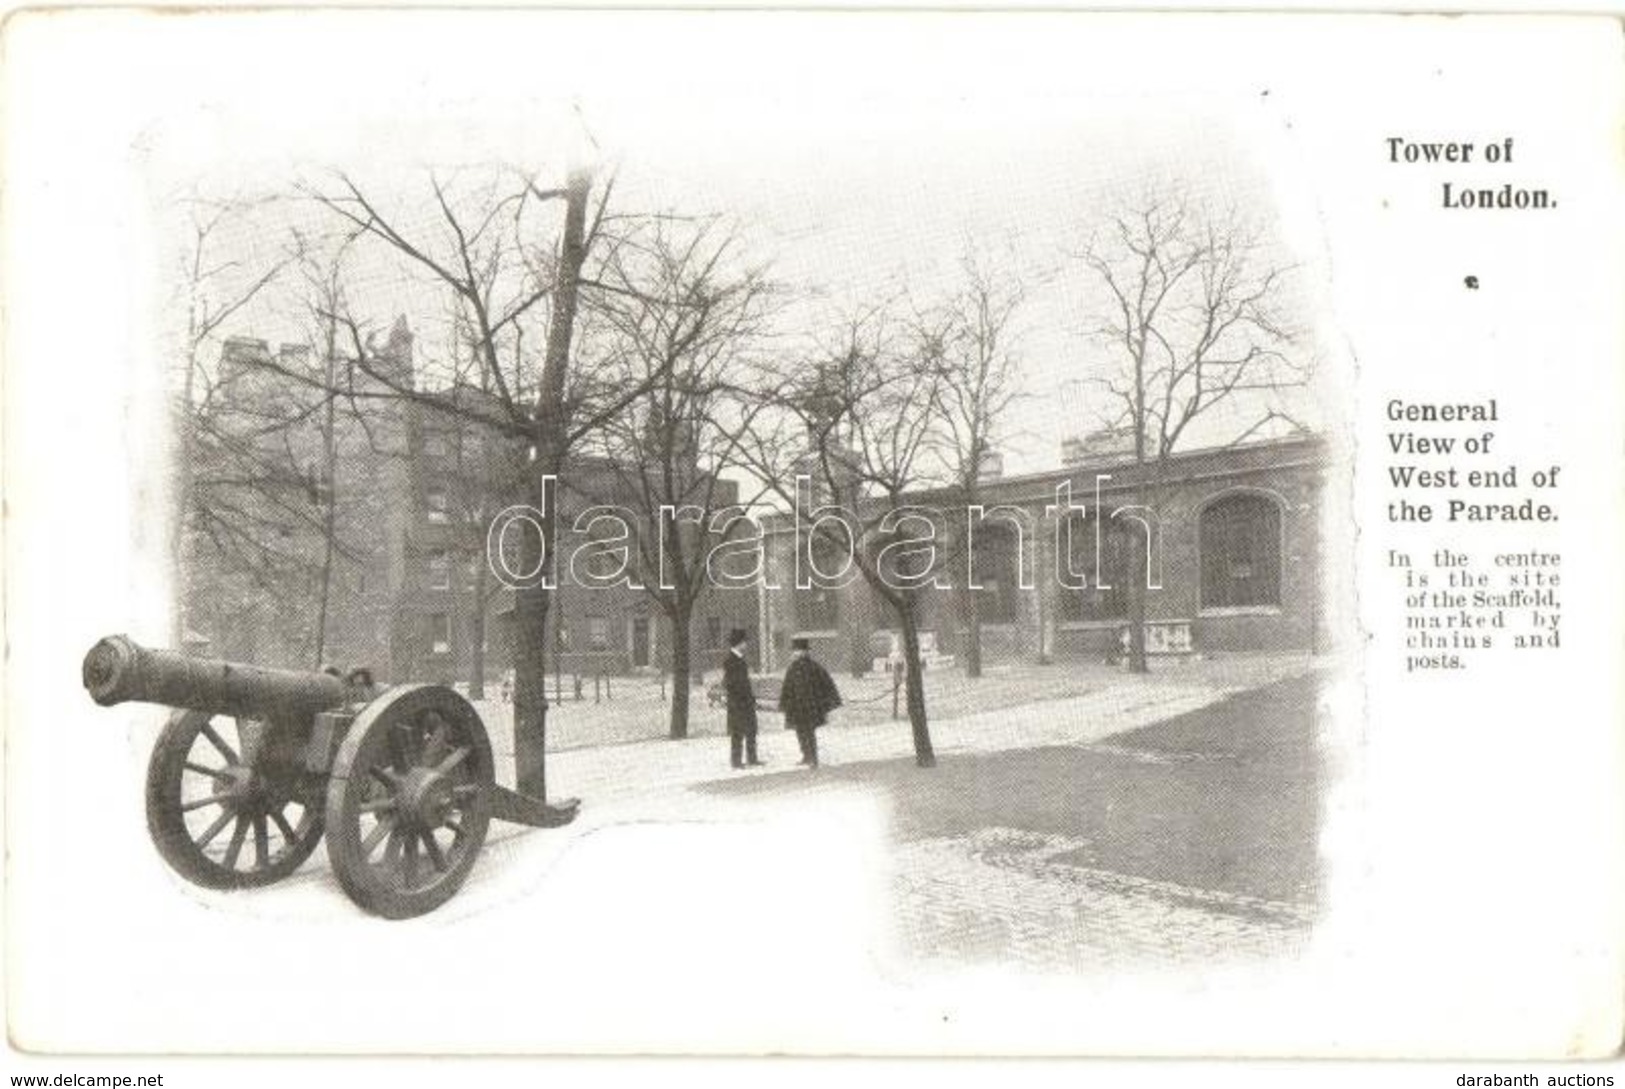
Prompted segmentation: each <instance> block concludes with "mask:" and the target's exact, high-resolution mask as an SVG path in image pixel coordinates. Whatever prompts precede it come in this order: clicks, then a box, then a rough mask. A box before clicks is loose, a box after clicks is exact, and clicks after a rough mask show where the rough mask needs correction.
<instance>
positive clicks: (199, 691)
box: [83, 635, 577, 919]
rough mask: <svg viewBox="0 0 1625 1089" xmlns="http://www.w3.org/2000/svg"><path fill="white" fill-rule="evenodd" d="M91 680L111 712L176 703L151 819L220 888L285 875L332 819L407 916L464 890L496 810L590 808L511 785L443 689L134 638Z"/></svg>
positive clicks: (156, 755)
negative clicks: (201, 654) (353, 678)
mask: <svg viewBox="0 0 1625 1089" xmlns="http://www.w3.org/2000/svg"><path fill="white" fill-rule="evenodd" d="M83 676H84V684H85V688H86V689H87V690H88V691H89V692H90V695H91V698H92V699H94V700H95V701H96V702H97V703H99V704H101V705H102V706H104V707H109V706H112V705H114V704H118V703H125V702H128V701H131V700H137V701H141V702H144V703H159V704H165V705H168V706H170V707H172V708H174V709H175V711H174V714H173V715H171V716H170V719H169V721H168V723H167V724H166V725H165V726H164V730H163V733H162V734H161V735H160V736H159V738H158V743H157V745H156V746H155V747H154V749H153V752H152V758H151V761H150V762H149V763H148V766H147V828H148V830H149V832H150V833H151V835H152V839H153V842H154V844H156V845H157V848H158V853H159V854H160V855H162V856H163V858H164V860H165V861H166V862H168V863H169V865H170V866H171V867H173V868H174V869H175V871H176V872H177V873H179V874H180V875H181V876H183V877H185V878H186V879H187V880H189V881H192V882H194V883H196V884H199V885H204V886H207V887H209V888H217V889H236V888H251V887H256V886H260V885H268V884H270V883H272V882H274V881H278V880H280V879H282V878H284V877H286V876H288V875H289V874H291V873H293V872H294V871H295V870H296V869H298V868H299V866H300V864H301V863H303V862H304V861H305V859H307V858H309V857H310V854H311V852H312V851H314V850H315V849H316V845H317V844H318V843H319V842H321V839H322V836H323V834H324V830H325V834H326V836H327V853H328V857H329V858H330V859H331V861H332V864H333V871H334V873H335V874H336V875H337V876H338V879H339V884H340V885H342V886H343V887H344V891H345V892H346V893H348V894H349V896H350V899H352V900H354V901H355V902H356V903H357V904H359V905H360V906H361V907H362V908H363V909H365V910H367V911H370V912H373V913H374V914H377V915H382V916H384V917H385V918H389V919H407V918H411V917H413V916H416V915H422V914H424V913H425V912H428V911H433V910H434V909H435V908H437V907H439V906H440V905H441V904H443V903H445V902H446V900H448V899H449V898H450V897H451V896H452V895H453V894H454V893H455V892H456V891H457V889H458V887H459V886H460V885H461V884H462V883H463V880H464V879H465V878H466V877H467V876H468V873H469V870H470V869H472V868H473V865H474V860H475V857H476V856H477V855H478V854H479V851H480V847H481V845H482V844H483V843H484V842H485V832H486V827H487V826H488V825H489V824H490V822H491V821H492V820H493V819H496V820H506V821H512V822H514V823H518V824H526V825H531V826H534V827H557V826H559V825H562V824H567V823H569V822H570V821H571V820H573V819H574V818H575V815H576V808H577V803H576V802H575V801H574V800H570V801H567V802H564V803H563V804H560V805H548V804H546V803H545V802H543V801H541V800H539V799H536V798H532V797H528V796H526V795H523V794H517V793H515V792H513V791H511V790H507V789H505V788H503V787H500V786H498V785H497V783H496V779H495V771H494V765H493V761H492V754H491V742H490V739H489V738H488V737H487V735H486V732H485V725H484V723H482V722H481V721H480V717H479V714H478V712H476V711H475V710H474V708H473V706H472V705H470V704H469V702H468V701H467V700H465V699H464V698H463V697H462V696H460V695H458V694H457V693H456V692H454V691H452V690H451V689H450V688H447V687H445V686H443V685H434V684H404V685H397V686H394V687H391V688H386V689H384V690H382V691H381V692H379V691H377V690H376V689H374V688H372V687H371V686H370V685H351V684H347V683H346V682H345V681H343V680H341V679H340V678H338V677H336V676H333V675H331V674H328V673H301V672H296V671H292V670H279V669H261V668H258V667H256V666H249V665H237V664H234V663H231V662H221V661H211V660H207V659H201V658H191V657H187V656H186V655H183V654H179V653H176V652H174V651H167V650H151V649H148V648H145V647H141V646H138V645H137V644H135V643H134V642H132V641H131V640H130V639H128V638H126V637H124V636H121V635H115V636H112V637H110V638H107V639H103V640H102V641H101V642H99V643H97V644H96V645H95V646H94V647H92V648H91V649H90V652H89V653H88V654H87V655H85V661H84V670H83Z"/></svg>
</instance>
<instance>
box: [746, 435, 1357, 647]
mask: <svg viewBox="0 0 1625 1089" xmlns="http://www.w3.org/2000/svg"><path fill="white" fill-rule="evenodd" d="M1324 459H1325V455H1324V448H1323V445H1322V443H1321V441H1320V440H1319V439H1318V438H1316V437H1314V436H1311V435H1306V434H1299V435H1295V436H1292V437H1287V438H1280V439H1274V440H1271V441H1262V442H1255V443H1248V444H1244V445H1237V446H1229V447H1222V448H1214V449H1200V450H1192V451H1190V452H1187V453H1181V454H1175V455H1173V456H1171V457H1170V458H1169V459H1168V460H1167V462H1166V463H1165V464H1163V465H1162V466H1160V467H1159V466H1154V465H1153V466H1145V467H1141V466H1137V465H1135V464H1134V463H1133V460H1132V458H1129V457H1127V456H1126V455H1125V452H1124V447H1123V444H1122V443H1120V442H1115V441H1112V437H1111V436H1097V437H1093V438H1091V439H1090V440H1088V441H1072V442H1069V443H1067V444H1065V446H1064V448H1063V462H1064V464H1063V466H1062V467H1061V468H1059V469H1054V470H1049V471H1045V472H1039V473H1031V474H1026V475H1021V476H1012V477H1004V476H1002V475H999V474H998V473H997V471H996V469H995V471H994V472H992V473H990V474H988V478H987V479H984V481H983V484H982V496H981V503H982V506H983V507H984V508H985V513H984V516H983V517H982V518H980V519H979V520H978V523H977V525H976V527H975V528H974V531H973V537H972V540H973V547H972V548H971V549H970V553H971V558H970V559H968V560H967V559H966V558H964V557H960V558H959V559H957V560H956V561H954V562H952V563H947V564H944V569H943V570H942V571H941V572H940V574H939V578H938V582H937V584H935V585H933V587H931V588H928V589H926V590H925V591H922V595H921V601H920V616H921V632H922V637H923V642H924V644H925V646H926V647H927V649H928V650H929V651H933V652H934V653H933V654H932V655H931V656H932V657H938V656H940V657H944V658H945V657H946V656H950V655H956V654H958V653H960V652H962V651H963V648H964V644H965V640H966V637H967V635H968V630H969V629H968V625H967V623H966V620H965V615H966V610H965V608H964V606H963V600H964V597H963V595H964V593H965V591H964V590H963V589H962V588H963V587H965V586H966V585H967V582H968V579H967V575H968V574H969V571H970V565H971V564H974V571H975V576H976V577H975V580H974V583H975V585H976V586H977V587H978V589H976V590H975V591H974V592H975V593H976V594H977V604H978V608H977V612H978V613H979V616H980V632H981V646H982V654H983V660H984V662H986V663H989V664H997V663H999V662H1001V661H1004V662H1016V661H1033V662H1036V661H1051V660H1062V661H1064V660H1068V659H1072V660H1080V659H1089V660H1101V659H1112V658H1115V657H1117V656H1119V655H1121V654H1122V653H1123V648H1124V647H1125V645H1126V632H1127V621H1128V617H1129V610H1130V595H1129V592H1128V572H1129V571H1131V570H1132V569H1133V565H1134V559H1135V552H1137V551H1138V550H1143V549H1146V548H1147V540H1148V533H1149V541H1150V548H1149V550H1148V555H1149V557H1150V561H1149V563H1150V574H1151V579H1150V583H1151V588H1150V589H1148V590H1147V593H1146V615H1147V646H1148V650H1149V651H1150V653H1152V654H1183V653H1193V652H1220V653H1223V652H1242V651H1314V650H1316V649H1318V648H1320V647H1322V646H1323V645H1324V642H1325V634H1324V622H1323V618H1322V616H1321V611H1320V610H1321V607H1320V554H1321V549H1320V540H1319V537H1320V517H1321V503H1320V494H1321V487H1322V467H1323V463H1324ZM1063 486H1065V487H1069V488H1070V496H1071V501H1070V504H1068V503H1062V502H1059V501H1058V493H1057V489H1058V488H1061V487H1063ZM910 501H911V503H913V504H918V505H919V506H920V507H922V508H926V509H934V510H940V511H943V512H944V515H943V518H944V521H943V523H942V525H939V531H941V530H942V528H943V526H944V525H946V519H953V518H957V519H964V518H965V517H966V515H965V512H964V510H963V509H962V508H960V509H959V510H957V511H956V510H955V507H954V504H953V503H951V502H948V501H947V499H946V497H945V496H944V495H942V494H934V493H929V492H922V493H921V494H919V495H918V496H914V497H911V500H910ZM1074 506H1076V507H1082V508H1083V509H1082V510H1076V509H1072V508H1073V507H1074ZM1146 508H1149V511H1147V510H1146ZM1102 515H1104V516H1102ZM766 536H767V542H768V543H767V549H768V570H769V572H770V577H769V579H768V580H767V581H768V586H767V587H766V588H764V591H763V594H762V601H761V612H762V617H763V621H762V623H763V626H764V629H765V630H766V631H767V633H768V637H767V640H766V644H765V645H766V662H765V667H766V668H767V669H769V670H772V669H775V668H778V667H779V666H780V665H782V663H783V661H784V655H785V652H786V647H787V646H788V643H789V640H790V639H791V638H793V637H796V636H801V637H805V638H807V639H809V640H811V641H812V643H813V645H814V650H815V653H816V654H818V656H819V657H820V658H822V659H823V660H824V661H826V662H828V663H830V664H832V665H835V666H839V667H841V668H844V669H850V670H852V671H853V672H861V671H864V670H867V669H871V668H874V667H875V666H876V665H877V664H881V665H883V664H884V663H883V661H882V660H883V659H885V658H887V657H888V656H889V654H890V653H891V652H892V649H893V647H894V645H895V644H894V631H893V629H894V627H895V622H894V620H893V618H892V614H891V612H890V609H889V607H888V606H887V605H886V603H885V602H884V601H883V600H882V599H881V598H880V596H879V595H878V594H877V593H876V592H875V591H874V590H873V589H872V588H871V587H870V586H869V585H868V583H866V582H865V581H863V579H862V578H861V577H849V578H848V579H846V580H845V582H844V585H839V586H836V585H832V584H831V583H830V582H828V581H825V580H820V579H818V578H816V577H810V576H811V571H810V570H809V571H808V572H807V573H806V574H807V576H808V577H804V578H803V579H802V582H803V583H804V585H801V586H798V585H797V579H796V575H795V562H796V553H797V550H798V549H799V550H800V552H801V556H802V562H803V563H806V562H807V561H808V560H809V559H810V558H811V557H810V552H812V551H814V550H818V549H823V548H828V547H829V545H828V542H826V541H823V540H817V541H811V540H809V536H808V532H807V526H806V521H805V519H803V520H802V522H801V523H800V524H799V527H798V522H797V519H796V518H795V517H793V516H792V515H789V514H780V515H776V516H774V518H772V519H771V520H770V523H769V526H768V530H767V534H766ZM943 538H944V539H946V534H945V533H944V534H943ZM839 559H840V558H839V557H834V558H833V559H832V561H831V562H822V563H820V562H818V561H817V560H814V561H813V564H814V566H815V567H816V568H817V569H818V570H820V571H825V572H828V571H832V570H834V569H835V568H837V567H839ZM853 574H855V572H853ZM806 583H810V585H806ZM927 668H928V669H929V668H930V664H929V662H928V665H927Z"/></svg>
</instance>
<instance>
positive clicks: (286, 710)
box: [83, 635, 351, 719]
mask: <svg viewBox="0 0 1625 1089" xmlns="http://www.w3.org/2000/svg"><path fill="white" fill-rule="evenodd" d="M83 677H84V682H85V690H86V691H87V692H89V693H90V698H91V699H93V700H95V701H96V702H97V703H99V704H101V705H102V706H103V707H111V706H113V705H114V704H117V703H128V702H130V701H132V700H133V701H137V702H140V703H161V704H164V705H165V706H168V707H184V708H187V709H189V710H193V711H207V712H209V713H210V714H217V715H236V716H240V717H244V718H260V719H301V718H308V717H310V716H312V715H315V714H316V713H318V712H320V711H329V710H332V709H333V708H335V707H341V706H343V705H344V704H345V703H346V702H348V700H349V699H350V698H351V690H350V688H349V687H348V686H347V685H346V684H345V683H344V682H343V681H342V680H340V679H339V678H337V677H334V676H332V675H331V674H327V673H304V672H300V671H298V670H292V669H262V668H260V667H259V666H252V665H241V664H239V663H236V662H222V661H217V660H214V659H209V658H191V657H188V656H186V655H184V654H181V653H179V652H177V651H173V650H153V649H151V648H148V647H143V646H141V645H140V644H138V643H136V642H134V641H133V640H131V639H130V638H129V637H127V636H123V635H113V636H109V637H107V638H106V639H103V640H101V641H100V642H98V643H97V644H96V645H95V646H93V647H91V648H90V652H89V653H88V654H86V655H85V662H84V667H83Z"/></svg>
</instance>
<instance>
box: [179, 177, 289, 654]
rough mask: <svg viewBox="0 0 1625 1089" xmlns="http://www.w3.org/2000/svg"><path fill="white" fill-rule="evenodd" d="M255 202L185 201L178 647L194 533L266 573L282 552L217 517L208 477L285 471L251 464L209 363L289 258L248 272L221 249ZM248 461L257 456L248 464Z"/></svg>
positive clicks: (274, 482) (218, 481)
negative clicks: (228, 421) (227, 420)
mask: <svg viewBox="0 0 1625 1089" xmlns="http://www.w3.org/2000/svg"><path fill="white" fill-rule="evenodd" d="M258 203H260V202H256V201H252V200H247V199H243V198H238V197H233V198H229V199H205V198H202V197H197V196H193V197H191V198H189V199H187V200H186V201H185V202H184V204H185V207H186V208H187V212H188V215H187V230H188V233H187V244H186V249H185V253H184V257H183V260H184V265H183V268H182V272H181V285H182V288H181V290H182V292H183V293H184V298H183V300H182V301H183V304H184V306H185V310H186V331H185V335H184V339H183V340H182V343H181V358H180V359H179V360H178V364H177V370H178V374H176V376H175V378H176V381H175V386H174V398H175V399H174V412H173V416H174V428H173V434H174V436H175V444H176V449H175V460H174V482H175V507H174V510H175V514H174V518H173V520H172V521H171V522H170V524H169V540H168V548H167V549H166V552H167V555H168V560H169V566H170V577H171V584H172V585H173V586H174V587H176V589H177V593H176V607H175V611H174V616H173V621H172V630H171V632H170V638H171V642H172V643H173V645H175V646H177V647H178V646H180V645H181V642H182V640H183V637H184V633H185V631H186V628H187V617H186V607H187V599H188V597H189V595H188V594H186V593H185V592H183V591H181V588H182V587H184V586H185V585H186V581H187V555H188V549H189V541H191V540H192V539H193V537H194V536H202V537H205V538H207V539H209V540H211V541H213V542H214V544H215V546H216V547H217V548H219V549H221V550H222V551H223V552H230V553H232V554H234V555H235V556H237V557H238V558H239V559H240V560H241V561H242V564H241V566H242V567H243V569H244V570H248V571H251V572H258V573H260V574H261V576H262V577H264V576H267V575H268V573H269V572H270V571H271V570H273V569H274V568H275V567H276V565H277V560H278V559H279V556H278V554H277V551H276V549H275V547H274V546H272V547H270V548H267V547H265V545H264V543H263V542H265V541H266V540H267V539H268V538H267V537H266V536H265V535H263V534H252V533H238V532H233V530H234V528H236V527H234V526H233V524H232V520H231V519H230V518H228V517H220V515H221V514H222V513H223V512H222V510H221V508H223V507H229V506H231V503H230V501H229V500H228V499H227V498H226V497H223V496H219V495H215V494H211V491H210V486H211V484H215V485H217V486H216V487H215V489H214V491H215V492H218V491H219V490H220V488H221V487H223V486H225V484H226V477H227V474H226V472H225V470H224V468H223V466H224V464H225V463H226V462H228V461H236V462H238V465H237V467H236V471H234V472H231V473H230V474H229V478H230V482H231V483H233V484H236V485H241V484H244V483H248V482H250V481H252V480H254V479H255V478H263V481H262V482H264V483H267V484H268V485H270V486H271V487H273V488H275V487H277V486H279V485H280V484H283V483H285V482H286V477H287V474H286V473H285V471H284V470H285V468H286V467H285V466H282V465H254V464H252V463H254V462H256V461H258V460H259V459H258V458H257V457H255V456H254V451H253V448H252V446H249V445H245V444H244V443H243V442H242V441H241V439H240V437H234V436H232V435H230V434H229V431H230V430H231V429H230V428H229V427H227V426H225V425H224V424H223V418H224V417H225V416H226V415H227V410H228V408H229V406H222V405H220V404H218V403H217V401H216V393H217V392H218V387H219V382H220V377H221V376H220V375H219V373H218V372H217V371H216V370H212V369H211V367H212V365H213V363H214V361H215V359H216V358H218V354H219V351H220V339H219V338H220V333H221V331H222V329H223V327H224V326H225V325H226V323H227V322H229V321H230V320H231V319H232V318H233V317H234V316H236V315H237V314H239V313H240V312H241V311H242V310H243V309H244V308H245V307H247V306H249V304H251V303H252V302H253V301H254V300H255V299H256V298H258V297H259V296H260V295H261V294H262V293H263V292H264V291H265V290H266V288H267V287H269V286H270V285H271V284H272V283H274V282H275V281H276V280H277V279H278V277H280V276H281V275H282V273H283V271H284V270H285V269H286V267H287V265H288V263H289V259H288V258H286V257H283V258H280V259H278V260H275V261H272V262H270V263H269V264H268V265H266V266H265V267H263V268H260V269H256V270H249V269H245V267H244V266H243V265H242V264H241V263H240V262H238V261H234V260H227V259H224V258H223V257H222V256H221V253H222V251H228V250H229V239H227V238H226V237H225V236H228V235H229V234H230V233H231V232H232V231H233V230H234V229H240V228H242V227H243V225H244V223H245V221H246V220H248V219H249V218H250V217H251V215H252V213H253V211H254V209H255V207H256V206H257V204H258ZM244 462H248V463H250V464H249V465H247V466H245V465H244V464H243V463H244ZM203 466H214V467H215V471H216V472H217V476H216V478H215V479H214V480H212V481H211V480H209V479H200V475H199V474H200V467H203ZM207 471H208V470H205V472H207ZM211 500H218V502H214V501H211ZM283 513H287V512H283Z"/></svg>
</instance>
